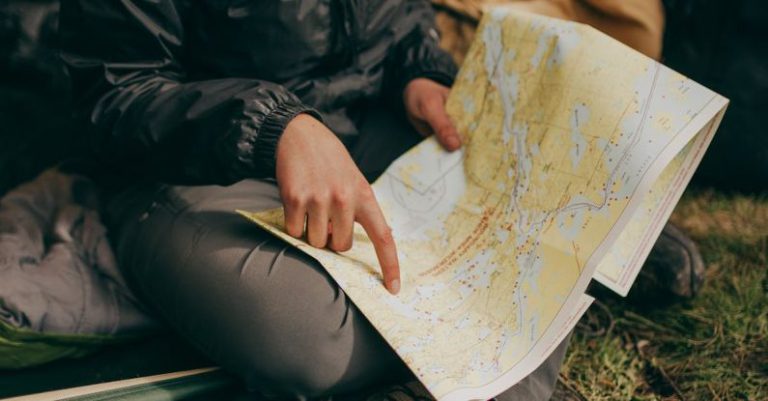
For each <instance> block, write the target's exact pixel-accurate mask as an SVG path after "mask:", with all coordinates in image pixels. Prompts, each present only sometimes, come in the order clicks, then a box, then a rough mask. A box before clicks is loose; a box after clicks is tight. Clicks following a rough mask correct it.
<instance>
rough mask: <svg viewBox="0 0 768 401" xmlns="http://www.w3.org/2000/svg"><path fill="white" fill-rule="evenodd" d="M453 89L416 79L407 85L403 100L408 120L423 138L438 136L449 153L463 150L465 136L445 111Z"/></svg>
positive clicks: (424, 79)
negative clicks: (462, 136) (463, 137)
mask: <svg viewBox="0 0 768 401" xmlns="http://www.w3.org/2000/svg"><path fill="white" fill-rule="evenodd" d="M449 91H450V89H448V88H447V87H445V86H443V85H440V84H439V83H437V82H435V81H432V80H430V79H426V78H416V79H414V80H412V81H411V82H409V83H408V85H406V86H405V91H404V92H403V101H404V102H405V111H406V114H407V115H408V120H409V121H410V122H411V124H412V125H413V127H414V128H416V131H418V132H419V133H420V134H421V135H424V136H429V135H432V134H435V136H436V137H437V141H438V142H440V144H441V145H443V148H445V150H447V151H449V152H452V151H454V150H456V149H458V148H460V147H461V137H460V136H459V133H458V132H457V131H456V127H454V126H453V123H452V122H451V119H450V118H449V117H448V114H447V113H446V112H445V101H446V100H447V99H448V92H449Z"/></svg>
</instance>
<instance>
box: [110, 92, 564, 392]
mask: <svg viewBox="0 0 768 401" xmlns="http://www.w3.org/2000/svg"><path fill="white" fill-rule="evenodd" d="M370 110H374V111H373V112H371V113H369V115H368V116H366V117H365V119H364V122H363V123H362V125H361V136H360V139H359V141H357V143H356V144H355V145H354V146H353V147H352V152H351V153H352V155H353V158H354V160H355V161H356V162H357V163H358V165H359V166H360V168H361V170H362V171H363V172H364V173H365V174H366V176H367V177H369V179H373V178H375V177H376V176H378V175H380V174H381V173H382V172H383V170H384V168H385V167H386V166H387V165H388V164H389V163H390V162H391V161H392V160H393V159H395V158H396V157H397V156H398V155H400V154H401V153H403V152H404V151H405V150H407V149H408V148H410V147H411V146H413V145H415V144H416V143H417V142H418V140H419V139H420V138H419V136H418V135H417V134H416V133H415V132H414V131H413V129H412V128H410V127H409V126H408V124H407V123H406V122H405V120H404V119H402V118H395V117H393V116H392V115H391V114H388V113H386V112H384V110H386V109H384V108H382V107H373V108H371V109H370ZM280 204H281V203H280V198H279V193H278V189H277V186H276V185H275V183H274V181H271V180H250V179H249V180H243V181H240V182H238V183H236V184H234V185H230V186H226V187H224V186H171V185H158V184H152V185H144V186H137V187H134V188H130V189H127V190H123V191H121V192H120V193H117V194H116V195H115V196H114V197H113V198H112V200H111V202H110V204H109V210H108V211H107V218H108V220H109V222H108V226H109V227H110V229H111V232H112V235H113V244H114V245H115V252H116V255H117V257H118V264H119V265H120V266H121V268H122V269H123V271H124V272H125V276H126V278H127V279H128V281H129V284H131V285H132V286H133V288H134V289H135V291H136V292H137V294H139V296H140V297H142V298H143V299H144V301H145V303H146V304H147V305H151V306H152V307H154V308H155V310H156V311H157V313H158V314H160V315H161V316H162V317H163V318H164V319H165V320H166V321H167V322H168V323H170V325H171V326H173V328H174V329H175V330H177V331H178V332H179V333H180V334H181V335H182V336H183V337H184V338H186V339H187V340H188V341H190V342H191V343H192V344H193V345H194V346H195V347H196V348H198V349H200V350H201V351H203V353H204V354H206V355H207V356H209V357H210V358H211V359H212V360H214V361H215V362H216V363H217V364H220V365H221V366H222V367H224V368H225V369H227V370H228V371H230V372H232V373H234V374H235V375H237V376H239V377H241V378H243V379H244V380H245V381H246V384H247V385H248V387H249V388H250V389H251V390H252V391H257V392H260V393H262V394H263V395H266V396H278V397H283V399H285V398H288V399H298V400H305V399H316V398H319V397H325V396H328V395H338V394H347V395H349V394H353V395H351V397H352V398H350V399H354V400H363V399H366V398H365V397H364V396H363V395H359V396H357V395H354V394H364V393H365V392H366V391H371V390H372V389H373V388H374V387H375V386H376V385H379V384H383V383H387V382H396V381H405V380H408V379H409V378H411V376H410V373H408V371H407V369H406V368H405V366H404V365H403V364H402V362H401V361H400V360H399V358H398V357H397V356H396V355H395V353H394V352H393V351H392V350H391V348H389V346H388V345H387V344H386V343H385V342H384V340H383V339H382V338H381V337H380V335H379V334H378V332H377V331H376V330H375V329H373V328H372V327H371V325H370V323H369V322H368V321H367V320H366V319H365V317H364V316H363V315H362V314H361V313H360V312H359V311H358V310H357V308H355V306H354V305H353V304H352V303H351V301H350V300H349V298H347V297H346V295H345V294H344V292H342V291H341V290H340V289H339V288H338V287H337V285H336V284H335V282H334V281H333V280H332V279H331V278H330V276H329V275H328V274H327V273H326V272H325V270H324V269H323V268H322V266H320V265H319V264H318V263H317V262H316V261H315V260H314V259H312V258H310V257H309V256H307V255H306V254H304V253H302V252H301V251H299V250H297V249H295V248H292V247H290V246H288V245H286V244H285V243H284V242H282V241H281V240H279V239H278V238H276V237H274V236H272V235H271V234H269V233H267V232H265V231H263V230H262V229H261V228H259V227H258V226H256V225H255V224H253V223H251V222H249V221H247V220H246V219H245V218H243V217H242V216H240V215H238V214H237V213H235V212H234V211H235V210H236V209H243V210H251V211H257V210H263V209H267V208H273V207H278V206H280ZM564 355H565V344H563V345H562V346H561V347H559V348H558V350H557V351H556V352H555V353H554V354H553V356H552V357H551V358H550V360H549V361H547V362H546V363H545V364H544V365H542V367H541V368H539V369H538V370H537V371H536V373H534V374H533V375H531V376H529V378H527V379H526V380H525V381H524V382H522V383H521V384H520V385H518V386H515V387H514V388H513V389H512V390H509V391H508V392H506V393H505V394H504V395H502V396H500V398H499V400H503V401H508V400H515V401H516V400H526V401H529V400H546V399H548V398H549V397H550V395H551V394H552V391H553V390H554V387H555V383H556V381H557V373H558V371H559V368H560V364H561V363H562V360H563V357H564Z"/></svg>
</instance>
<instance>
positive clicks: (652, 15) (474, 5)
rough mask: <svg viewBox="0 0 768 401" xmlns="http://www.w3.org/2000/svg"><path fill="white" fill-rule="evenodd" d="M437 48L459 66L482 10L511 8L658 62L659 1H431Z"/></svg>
mask: <svg viewBox="0 0 768 401" xmlns="http://www.w3.org/2000/svg"><path fill="white" fill-rule="evenodd" d="M432 3H433V4H434V5H435V6H436V7H437V10H438V13H437V24H438V26H439V27H440V31H441V33H442V40H441V46H442V47H443V48H444V49H446V50H448V51H449V52H450V53H451V54H452V55H453V57H454V58H455V59H456V60H457V61H458V62H461V61H462V60H463V58H464V54H465V53H466V51H467V49H468V48H469V44H470V43H471V42H472V37H473V36H474V30H475V26H476V25H477V21H479V19H480V17H481V14H482V7H483V6H485V5H490V4H501V3H504V4H513V5H514V6H517V7H519V8H520V9H521V10H526V11H531V12H535V13H538V14H543V15H548V16H551V17H556V18H562V19H567V20H572V21H578V22H582V23H585V24H589V25H592V26H594V27H595V28H597V29H599V30H601V31H603V32H605V33H607V34H609V35H611V36H613V37H614V38H616V39H618V40H620V41H622V42H624V43H625V44H627V45H629V46H631V47H633V48H635V49H637V50H639V51H641V52H643V53H645V54H646V55H648V56H650V57H653V58H655V59H658V58H659V57H660V56H661V41H662V35H663V33H664V8H663V6H662V4H661V0H432Z"/></svg>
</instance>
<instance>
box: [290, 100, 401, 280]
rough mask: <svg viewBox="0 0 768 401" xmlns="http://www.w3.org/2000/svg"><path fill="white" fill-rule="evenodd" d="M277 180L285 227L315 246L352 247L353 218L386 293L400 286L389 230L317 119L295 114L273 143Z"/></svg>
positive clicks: (343, 152) (363, 184)
mask: <svg viewBox="0 0 768 401" xmlns="http://www.w3.org/2000/svg"><path fill="white" fill-rule="evenodd" d="M277 183H278V185H279V187H280V197H281V198H282V201H283V206H284V209H285V230H286V232H287V233H288V235H290V236H292V237H296V238H300V237H301V236H302V234H303V233H304V226H305V218H306V228H307V241H308V242H309V244H310V245H312V246H314V247H317V248H324V247H326V246H329V247H330V248H331V249H332V250H334V251H337V252H342V251H346V250H349V249H350V248H351V247H352V229H353V226H354V222H358V223H360V225H362V226H363V228H364V229H365V231H366V233H368V236H369V237H370V239H371V242H372V243H373V246H374V248H375V249H376V256H377V257H378V259H379V264H380V265H381V272H382V275H383V277H384V285H385V286H386V287H387V289H388V290H389V292H391V293H392V294H396V293H397V292H398V291H399V290H400V267H399V263H398V260H397V250H396V248H395V241H394V239H393V238H392V231H391V230H390V228H389V226H388V225H387V222H386V221H385V220H384V215H383V214H382V213H381V209H380V208H379V204H378V203H377V202H376V197H375V196H374V194H373V190H372V189H371V186H370V185H369V184H368V182H367V181H366V180H365V177H363V174H362V173H361V172H360V170H359V169H358V168H357V166H356V165H355V163H354V162H353V161H352V158H351V157H350V156H349V153H348V152H347V150H346V148H344V145H342V143H341V141H339V139H338V138H336V135H334V134H333V133H332V132H331V131H330V130H329V129H328V128H326V127H325V125H323V124H322V123H321V122H320V121H317V120H316V119H315V118H313V117H311V116H309V115H307V114H300V115H298V116H296V117H295V118H294V119H293V120H291V121H290V122H289V123H288V125H287V126H286V128H285V131H284V132H283V135H282V136H281V137H280V141H279V142H278V144H277Z"/></svg>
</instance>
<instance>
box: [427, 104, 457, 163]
mask: <svg viewBox="0 0 768 401" xmlns="http://www.w3.org/2000/svg"><path fill="white" fill-rule="evenodd" d="M422 112H423V114H424V120H425V121H426V122H427V124H429V126H430V127H431V128H432V132H434V133H435V136H436V137H437V141H438V142H440V144H441V145H443V148H445V150H447V151H451V152H452V151H454V150H456V149H458V148H459V147H461V137H460V136H459V133H458V131H456V127H455V126H454V125H453V123H452V122H451V118H450V117H449V116H448V113H447V112H446V111H445V102H444V99H443V98H442V97H441V96H432V97H430V98H428V100H426V101H425V102H424V104H423V108H422Z"/></svg>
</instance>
